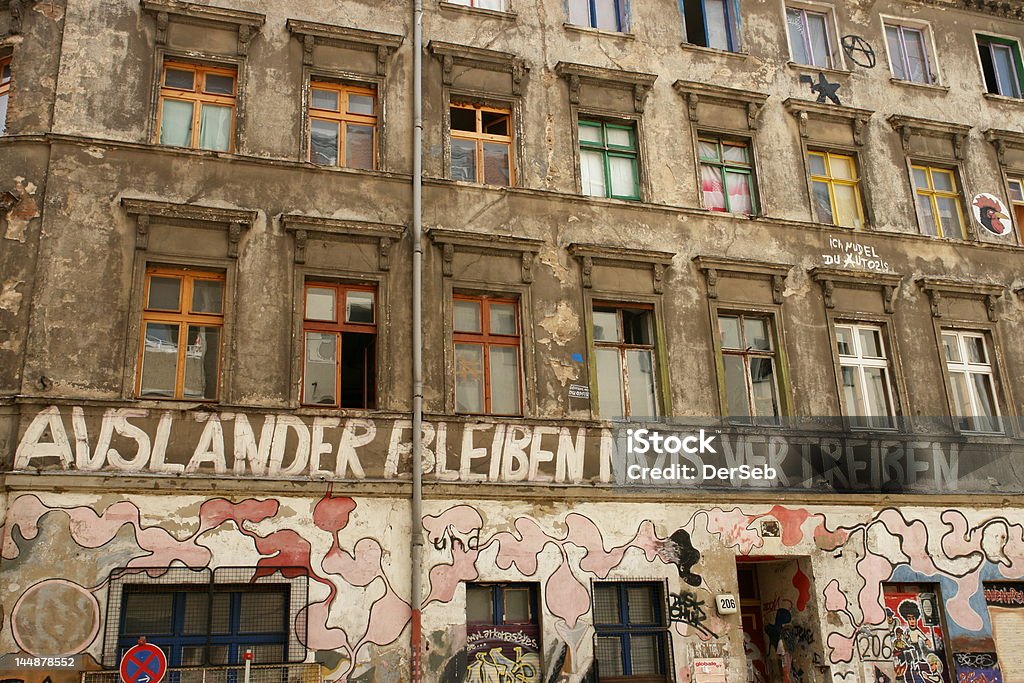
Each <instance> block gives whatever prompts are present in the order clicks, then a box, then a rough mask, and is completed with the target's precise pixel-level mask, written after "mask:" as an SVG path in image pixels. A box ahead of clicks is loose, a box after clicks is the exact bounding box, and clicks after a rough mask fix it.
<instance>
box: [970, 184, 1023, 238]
mask: <svg viewBox="0 0 1024 683" xmlns="http://www.w3.org/2000/svg"><path fill="white" fill-rule="evenodd" d="M971 211H973V212H974V220H976V221H978V223H979V224H980V225H981V227H983V228H985V230H987V231H988V232H989V233H991V234H993V235H999V236H1000V237H1002V236H1003V235H1009V234H1012V233H1013V219H1011V218H1010V212H1009V210H1008V209H1007V208H1006V204H1003V200H1002V199H1000V198H999V197H997V196H995V195H994V194H989V193H987V192H982V193H981V194H979V195H975V197H974V200H973V201H972V202H971Z"/></svg>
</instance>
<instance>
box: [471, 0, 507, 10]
mask: <svg viewBox="0 0 1024 683" xmlns="http://www.w3.org/2000/svg"><path fill="white" fill-rule="evenodd" d="M476 6H477V7H479V8H481V9H493V10H503V9H505V0H476Z"/></svg>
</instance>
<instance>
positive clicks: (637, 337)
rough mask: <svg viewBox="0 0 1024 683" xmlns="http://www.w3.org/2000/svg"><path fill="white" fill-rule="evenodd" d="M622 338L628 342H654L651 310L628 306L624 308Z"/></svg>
mask: <svg viewBox="0 0 1024 683" xmlns="http://www.w3.org/2000/svg"><path fill="white" fill-rule="evenodd" d="M622 338H623V340H624V341H625V342H626V343H627V344H648V345H649V344H653V343H654V342H653V338H652V336H651V312H650V311H644V310H636V309H628V308H626V309H623V310H622Z"/></svg>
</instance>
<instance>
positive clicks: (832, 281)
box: [808, 267, 903, 313]
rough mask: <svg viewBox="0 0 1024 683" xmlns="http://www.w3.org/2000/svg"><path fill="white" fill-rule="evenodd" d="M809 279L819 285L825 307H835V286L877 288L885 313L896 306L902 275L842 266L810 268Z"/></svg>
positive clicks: (891, 310) (890, 311)
mask: <svg viewBox="0 0 1024 683" xmlns="http://www.w3.org/2000/svg"><path fill="white" fill-rule="evenodd" d="M808 272H809V273H810V276H811V279H812V280H814V281H815V282H817V283H819V284H820V285H821V290H822V294H823V296H824V299H825V308H835V301H834V299H833V294H834V291H835V288H836V286H841V287H845V288H847V289H865V290H877V291H880V292H881V294H882V303H883V304H884V306H885V312H886V313H892V312H893V311H894V310H895V306H896V294H897V293H898V292H899V287H900V282H901V281H902V280H903V276H902V275H898V274H896V273H872V272H867V271H860V270H848V269H844V268H821V267H819V268H812V269H811V270H810V271H808Z"/></svg>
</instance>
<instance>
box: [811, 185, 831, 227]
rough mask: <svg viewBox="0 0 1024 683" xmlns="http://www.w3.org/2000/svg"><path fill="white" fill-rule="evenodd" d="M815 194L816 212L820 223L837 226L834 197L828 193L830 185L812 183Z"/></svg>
mask: <svg viewBox="0 0 1024 683" xmlns="http://www.w3.org/2000/svg"><path fill="white" fill-rule="evenodd" d="M811 189H812V190H813V192H814V212H815V214H816V215H817V217H818V222H819V223H827V224H829V225H834V224H835V217H834V216H833V215H832V197H831V196H830V195H829V192H828V183H822V182H819V181H817V180H815V181H814V182H813V183H811Z"/></svg>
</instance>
